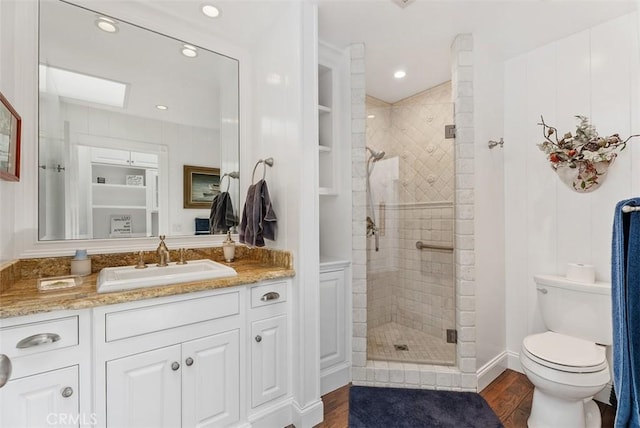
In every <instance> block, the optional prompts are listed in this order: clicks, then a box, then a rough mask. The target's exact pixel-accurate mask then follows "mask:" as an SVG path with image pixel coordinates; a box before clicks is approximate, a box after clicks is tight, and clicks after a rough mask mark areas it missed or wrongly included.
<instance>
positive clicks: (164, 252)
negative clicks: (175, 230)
mask: <svg viewBox="0 0 640 428" xmlns="http://www.w3.org/2000/svg"><path fill="white" fill-rule="evenodd" d="M164 238H165V235H160V244H159V245H158V249H157V250H156V253H158V257H159V258H160V262H159V263H158V267H164V266H167V264H168V263H169V249H168V248H167V244H165V243H164Z"/></svg>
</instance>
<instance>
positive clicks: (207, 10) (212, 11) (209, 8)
mask: <svg viewBox="0 0 640 428" xmlns="http://www.w3.org/2000/svg"><path fill="white" fill-rule="evenodd" d="M202 13H204V14H205V15H207V16H208V17H209V18H217V17H219V16H220V9H218V8H217V7H215V6H214V5H212V4H205V5H203V6H202Z"/></svg>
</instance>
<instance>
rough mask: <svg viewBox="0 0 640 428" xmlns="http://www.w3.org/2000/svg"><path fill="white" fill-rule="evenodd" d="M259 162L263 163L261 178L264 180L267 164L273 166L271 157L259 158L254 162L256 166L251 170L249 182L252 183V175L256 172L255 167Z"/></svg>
mask: <svg viewBox="0 0 640 428" xmlns="http://www.w3.org/2000/svg"><path fill="white" fill-rule="evenodd" d="M260 164H263V165H262V167H263V170H262V179H263V180H264V177H265V176H266V175H267V165H268V166H273V158H266V159H260V160H258V162H256V166H254V167H253V172H252V173H251V184H253V177H254V175H255V174H256V168H258V165H260Z"/></svg>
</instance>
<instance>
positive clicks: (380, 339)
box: [367, 322, 456, 365]
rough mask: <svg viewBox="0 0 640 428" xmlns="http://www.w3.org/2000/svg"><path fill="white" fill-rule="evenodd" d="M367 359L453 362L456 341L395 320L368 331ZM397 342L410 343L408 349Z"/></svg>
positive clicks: (436, 362)
mask: <svg viewBox="0 0 640 428" xmlns="http://www.w3.org/2000/svg"><path fill="white" fill-rule="evenodd" d="M367 333H368V334H367V336H368V337H367V359H369V360H384V361H401V362H411V363H423V364H437V365H453V364H455V360H456V345H455V344H454V343H447V342H446V341H445V340H444V339H443V338H440V337H435V336H432V335H430V334H427V333H424V332H422V331H420V330H416V329H413V328H410V327H405V326H402V325H400V324H396V323H394V322H390V323H387V324H383V325H381V326H378V327H374V328H370V329H369V330H368V332H367ZM395 345H407V347H408V348H409V349H408V350H406V351H402V350H396V347H395Z"/></svg>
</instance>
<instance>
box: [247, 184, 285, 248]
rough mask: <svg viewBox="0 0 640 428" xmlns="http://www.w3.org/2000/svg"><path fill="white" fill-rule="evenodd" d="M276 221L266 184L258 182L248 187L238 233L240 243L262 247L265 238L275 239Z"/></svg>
mask: <svg viewBox="0 0 640 428" xmlns="http://www.w3.org/2000/svg"><path fill="white" fill-rule="evenodd" d="M277 220H278V219H277V218H276V213H275V211H274V210H273V206H272V205H271V198H270V197H269V189H268V188H267V182H266V181H264V180H260V181H258V182H257V183H256V184H252V185H251V186H249V189H248V190H247V199H246V201H245V203H244V209H243V210H242V221H240V231H239V233H238V235H239V236H238V238H239V240H240V242H241V243H243V244H247V245H251V246H254V247H264V244H265V243H264V240H265V238H266V239H270V240H272V241H274V240H275V239H276V225H277Z"/></svg>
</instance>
